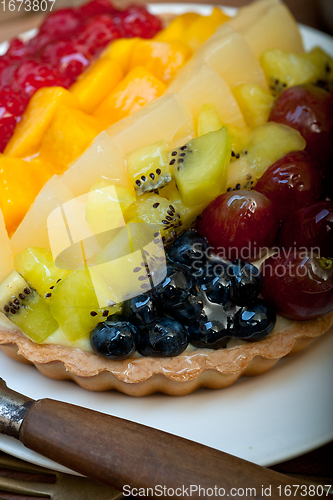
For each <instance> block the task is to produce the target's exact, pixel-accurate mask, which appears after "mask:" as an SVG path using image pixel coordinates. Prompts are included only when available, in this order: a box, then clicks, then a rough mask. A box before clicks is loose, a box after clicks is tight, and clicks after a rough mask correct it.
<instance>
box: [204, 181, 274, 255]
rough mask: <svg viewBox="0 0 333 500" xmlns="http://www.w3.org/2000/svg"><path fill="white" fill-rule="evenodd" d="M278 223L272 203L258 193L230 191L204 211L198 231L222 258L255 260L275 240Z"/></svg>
mask: <svg viewBox="0 0 333 500" xmlns="http://www.w3.org/2000/svg"><path fill="white" fill-rule="evenodd" d="M278 226H279V222H278V219H277V217H276V215H275V212H274V208H273V205H272V203H271V202H270V200H268V199H267V198H266V196H264V195H263V194H261V193H258V192H256V191H246V190H243V191H242V190H241V191H237V192H234V191H231V192H228V193H224V194H222V195H220V196H219V197H218V198H216V199H215V200H214V201H212V203H210V205H208V207H207V208H206V209H205V210H204V212H203V214H202V218H201V220H200V221H199V226H198V230H199V233H201V234H202V235H203V236H205V237H206V238H207V240H208V241H209V243H210V244H211V245H212V246H213V247H214V248H215V249H216V251H217V252H218V253H219V255H220V256H222V255H223V257H224V258H227V259H230V260H233V259H236V258H240V259H242V260H254V259H256V258H258V257H260V255H262V254H263V253H264V252H265V250H266V249H267V248H269V247H271V246H272V245H273V243H274V241H275V238H276V235H277V231H278Z"/></svg>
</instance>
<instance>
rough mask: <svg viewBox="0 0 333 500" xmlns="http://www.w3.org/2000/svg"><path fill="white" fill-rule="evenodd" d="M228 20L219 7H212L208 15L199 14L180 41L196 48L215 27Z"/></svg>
mask: <svg viewBox="0 0 333 500" xmlns="http://www.w3.org/2000/svg"><path fill="white" fill-rule="evenodd" d="M228 20H229V16H227V15H226V14H224V13H223V12H222V11H221V10H220V9H219V8H217V7H214V9H213V12H212V13H211V15H210V16H201V17H200V18H198V19H196V20H195V21H194V22H193V23H191V25H190V26H189V27H188V28H187V30H186V31H185V32H184V34H183V36H182V37H181V39H180V41H182V42H184V43H186V44H187V45H188V46H189V47H191V49H192V50H193V51H195V50H197V49H198V48H199V47H200V46H201V45H202V44H203V43H204V42H205V41H206V40H207V39H208V38H209V37H210V36H212V35H213V34H214V33H215V31H216V29H217V28H218V27H219V26H221V25H222V24H223V23H225V22H226V21H228Z"/></svg>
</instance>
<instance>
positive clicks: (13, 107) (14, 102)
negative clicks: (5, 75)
mask: <svg viewBox="0 0 333 500" xmlns="http://www.w3.org/2000/svg"><path fill="white" fill-rule="evenodd" d="M28 101H29V97H28V96H27V95H26V94H25V93H23V92H15V91H13V90H12V89H10V88H9V87H3V88H1V89H0V151H3V150H4V148H5V146H6V144H7V142H8V141H9V139H10V137H11V135H12V133H13V130H14V127H15V125H16V123H18V122H19V120H20V117H21V115H22V113H23V111H24V110H25V108H26V106H27V104H28Z"/></svg>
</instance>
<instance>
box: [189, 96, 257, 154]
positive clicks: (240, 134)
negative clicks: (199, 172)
mask: <svg viewBox="0 0 333 500" xmlns="http://www.w3.org/2000/svg"><path fill="white" fill-rule="evenodd" d="M222 127H223V123H222V120H221V118H220V116H219V114H218V111H217V109H216V106H215V104H214V103H212V104H203V106H202V107H201V110H200V114H199V117H198V136H201V135H205V134H208V133H209V132H214V131H216V130H219V129H220V128H222ZM226 127H227V129H228V132H229V134H230V138H231V160H232V161H233V160H235V159H237V158H239V157H240V153H241V152H242V151H243V149H244V148H245V146H246V144H247V143H248V142H249V140H250V135H251V129H250V128H249V127H237V126H232V125H226Z"/></svg>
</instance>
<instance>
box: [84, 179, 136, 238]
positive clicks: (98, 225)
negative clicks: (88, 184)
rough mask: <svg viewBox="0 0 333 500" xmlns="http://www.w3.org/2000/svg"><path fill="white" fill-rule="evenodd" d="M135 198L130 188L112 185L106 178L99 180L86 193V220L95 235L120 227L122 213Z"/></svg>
mask: <svg viewBox="0 0 333 500" xmlns="http://www.w3.org/2000/svg"><path fill="white" fill-rule="evenodd" d="M135 200H136V196H135V194H134V192H133V191H132V190H131V189H127V188H125V187H122V186H114V185H113V184H112V183H110V182H109V181H107V180H106V179H105V180H103V181H99V182H97V183H96V184H95V185H94V186H93V187H92V188H91V190H90V192H89V194H88V201H87V206H86V221H87V222H88V224H89V226H90V228H91V229H92V231H93V232H94V234H96V235H97V234H98V233H102V232H104V231H109V230H112V229H116V228H118V227H121V226H123V225H124V217H123V213H124V212H125V210H126V209H127V208H128V207H129V206H130V205H131V204H132V203H134V202H135Z"/></svg>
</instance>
